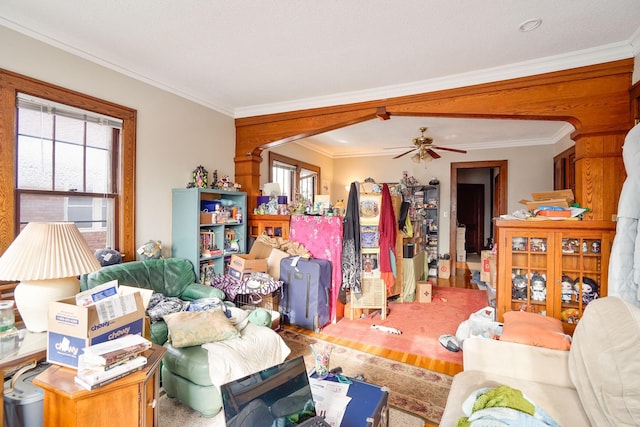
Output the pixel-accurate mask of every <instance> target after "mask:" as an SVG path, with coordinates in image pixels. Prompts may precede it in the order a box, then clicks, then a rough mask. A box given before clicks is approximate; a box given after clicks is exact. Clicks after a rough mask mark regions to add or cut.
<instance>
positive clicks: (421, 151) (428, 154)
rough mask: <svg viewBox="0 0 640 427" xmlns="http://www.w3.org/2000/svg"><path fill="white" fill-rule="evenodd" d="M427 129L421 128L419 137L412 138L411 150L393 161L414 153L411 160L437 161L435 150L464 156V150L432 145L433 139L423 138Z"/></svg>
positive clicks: (437, 155) (438, 155) (437, 156)
mask: <svg viewBox="0 0 640 427" xmlns="http://www.w3.org/2000/svg"><path fill="white" fill-rule="evenodd" d="M426 130H427V128H426V127H421V128H420V133H421V135H420V136H418V137H416V138H413V140H412V141H411V142H412V143H413V145H414V146H413V147H412V148H411V150H409V151H406V152H404V153H402V154H398V155H397V156H395V157H394V159H397V158H400V157H402V156H406V155H407V154H409V153H411V152H413V151H416V153H415V154H414V155H413V156H412V157H411V159H412V160H414V161H416V162H419V161H420V160H431V159H439V158H440V157H442V156H440V154H438V153H436V152H435V151H433V150H434V149H435V150H446V151H453V152H456V153H463V154H466V152H467V151H466V150H459V149H457V148H448V147H440V146H438V145H433V138H429V137H428V136H425V134H424V133H425V132H426Z"/></svg>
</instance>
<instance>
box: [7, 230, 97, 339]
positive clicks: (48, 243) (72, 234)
mask: <svg viewBox="0 0 640 427" xmlns="http://www.w3.org/2000/svg"><path fill="white" fill-rule="evenodd" d="M100 268H101V266H100V263H99V262H98V259H97V258H96V257H95V255H94V254H93V252H92V251H91V249H90V248H89V245H87V242H86V241H85V240H84V237H82V234H81V233H80V231H79V230H78V227H76V225H75V224H74V223H72V222H30V223H29V224H27V226H26V227H25V228H24V229H23V230H22V231H21V232H20V234H19V235H18V237H17V238H16V239H15V240H14V241H13V243H11V246H9V248H7V250H6V251H5V253H4V254H3V255H2V257H0V280H19V281H20V284H19V285H18V286H17V287H16V290H15V293H14V296H15V300H16V306H17V308H18V311H19V312H20V315H21V317H22V320H23V321H24V323H25V326H26V327H27V329H28V330H29V331H32V332H43V331H46V330H47V322H48V310H49V302H50V301H57V300H60V299H63V298H67V297H70V296H73V295H75V294H77V293H78V292H79V290H80V284H79V281H78V279H77V276H79V275H81V274H85V273H90V272H92V271H97V270H99V269H100Z"/></svg>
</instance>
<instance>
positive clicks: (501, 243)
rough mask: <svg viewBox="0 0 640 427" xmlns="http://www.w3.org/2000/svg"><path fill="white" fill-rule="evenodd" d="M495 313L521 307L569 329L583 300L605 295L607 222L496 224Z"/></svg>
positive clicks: (611, 231)
mask: <svg viewBox="0 0 640 427" xmlns="http://www.w3.org/2000/svg"><path fill="white" fill-rule="evenodd" d="M496 226H497V236H498V240H497V243H498V284H497V304H496V305H497V307H496V308H497V312H498V313H497V314H498V320H499V321H503V315H504V313H505V312H507V311H510V310H526V311H530V312H535V313H540V314H545V315H547V316H552V317H555V318H558V319H561V320H562V322H563V326H564V329H565V332H567V333H573V330H574V329H575V326H576V323H577V322H578V321H579V319H580V317H582V313H583V311H584V309H585V307H586V306H587V304H588V303H589V302H590V300H592V299H593V298H597V297H603V296H606V295H607V274H608V268H609V254H610V252H611V245H612V243H613V237H614V235H615V222H612V221H517V220H514V221H508V220H498V221H497V222H496Z"/></svg>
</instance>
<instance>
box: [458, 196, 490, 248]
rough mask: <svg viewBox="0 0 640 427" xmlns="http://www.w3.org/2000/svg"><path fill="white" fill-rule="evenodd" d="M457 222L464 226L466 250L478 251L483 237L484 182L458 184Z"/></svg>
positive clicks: (481, 245)
mask: <svg viewBox="0 0 640 427" xmlns="http://www.w3.org/2000/svg"><path fill="white" fill-rule="evenodd" d="M457 203H458V223H459V224H461V225H464V226H465V227H466V232H465V240H466V244H465V248H466V251H467V252H471V253H480V251H481V250H482V247H483V242H482V240H483V237H484V184H458V201H457Z"/></svg>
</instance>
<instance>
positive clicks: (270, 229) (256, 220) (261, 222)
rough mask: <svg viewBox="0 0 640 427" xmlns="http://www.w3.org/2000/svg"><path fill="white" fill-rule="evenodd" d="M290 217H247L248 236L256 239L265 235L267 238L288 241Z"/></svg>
mask: <svg viewBox="0 0 640 427" xmlns="http://www.w3.org/2000/svg"><path fill="white" fill-rule="evenodd" d="M290 220H291V216H290V215H255V214H251V215H249V236H251V237H258V236H259V235H261V234H262V233H266V234H267V235H268V236H269V237H282V238H283V239H284V240H289V227H290V225H289V222H290Z"/></svg>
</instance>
